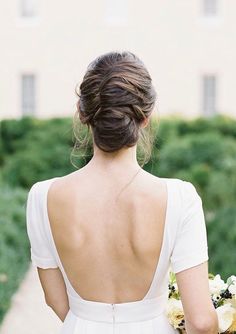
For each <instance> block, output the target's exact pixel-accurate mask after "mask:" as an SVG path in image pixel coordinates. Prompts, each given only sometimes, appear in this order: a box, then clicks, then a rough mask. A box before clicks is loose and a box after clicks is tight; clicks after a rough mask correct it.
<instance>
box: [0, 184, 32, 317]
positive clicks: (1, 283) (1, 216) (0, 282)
mask: <svg viewBox="0 0 236 334" xmlns="http://www.w3.org/2000/svg"><path fill="white" fill-rule="evenodd" d="M25 203H26V191H25V190H23V189H20V188H17V189H14V190H12V189H10V188H9V186H3V185H0V322H1V320H2V318H3V315H4V313H5V312H6V310H7V309H8V307H9V305H10V298H11V296H12V294H13V293H14V291H15V290H16V289H17V287H18V286H19V283H20V282H21V280H22V278H23V276H24V273H25V271H26V269H27V267H28V264H29V243H28V239H27V234H26V229H25Z"/></svg>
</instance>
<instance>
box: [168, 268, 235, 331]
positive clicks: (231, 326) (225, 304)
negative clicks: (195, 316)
mask: <svg viewBox="0 0 236 334" xmlns="http://www.w3.org/2000/svg"><path fill="white" fill-rule="evenodd" d="M209 287H210V293H211V299H212V303H213V305H214V307H215V309H216V313H217V316H218V321H219V333H236V276H230V277H229V278H228V279H227V281H226V282H225V281H224V280H223V279H221V277H220V275H219V274H218V275H216V276H214V275H212V274H209ZM166 312H167V317H168V320H169V322H170V324H171V325H172V326H173V327H174V328H175V329H177V330H178V331H179V333H185V320H184V311H183V306H182V303H181V299H180V294H179V291H178V286H177V284H176V278H175V275H174V274H173V273H172V272H171V273H170V279H169V299H168V305H167V310H166Z"/></svg>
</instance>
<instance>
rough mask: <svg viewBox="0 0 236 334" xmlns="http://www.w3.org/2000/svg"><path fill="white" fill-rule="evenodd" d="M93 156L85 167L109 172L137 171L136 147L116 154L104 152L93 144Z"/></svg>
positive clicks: (121, 150) (124, 149) (123, 149)
mask: <svg viewBox="0 0 236 334" xmlns="http://www.w3.org/2000/svg"><path fill="white" fill-rule="evenodd" d="M93 147H94V154H93V157H92V159H91V160H90V161H89V163H88V164H87V167H96V168H99V169H100V168H101V169H103V170H107V171H109V172H113V171H114V172H116V171H121V170H122V171H127V170H137V169H138V168H140V166H139V164H138V161H137V145H135V146H132V147H128V148H122V149H120V150H119V151H116V152H104V151H102V150H101V149H99V148H98V147H97V146H96V145H95V144H94V146H93Z"/></svg>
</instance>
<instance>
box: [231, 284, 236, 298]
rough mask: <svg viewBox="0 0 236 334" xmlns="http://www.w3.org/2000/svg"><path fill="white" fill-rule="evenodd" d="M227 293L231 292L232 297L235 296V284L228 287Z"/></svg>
mask: <svg viewBox="0 0 236 334" xmlns="http://www.w3.org/2000/svg"><path fill="white" fill-rule="evenodd" d="M229 292H231V293H232V295H236V284H232V285H230V286H229Z"/></svg>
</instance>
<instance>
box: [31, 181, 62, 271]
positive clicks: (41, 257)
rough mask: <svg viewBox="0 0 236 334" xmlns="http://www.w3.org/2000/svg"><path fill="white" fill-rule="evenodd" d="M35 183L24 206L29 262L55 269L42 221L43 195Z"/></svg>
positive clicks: (44, 267)
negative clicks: (29, 253)
mask: <svg viewBox="0 0 236 334" xmlns="http://www.w3.org/2000/svg"><path fill="white" fill-rule="evenodd" d="M39 183H40V182H37V183H35V184H34V185H33V186H32V188H31V189H30V191H29V193H28V198H27V205H26V226H27V234H28V238H29V241H30V252H31V261H32V263H33V265H35V266H37V267H39V268H43V269H48V268H57V267H58V265H57V262H56V260H55V258H54V256H53V253H52V249H51V246H50V243H49V240H48V238H47V232H46V229H45V224H44V219H45V212H44V206H43V193H42V191H41V190H43V189H41V188H40V187H39V186H38V185H39Z"/></svg>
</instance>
